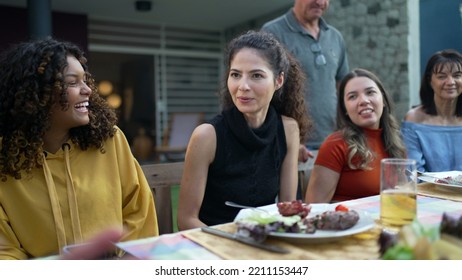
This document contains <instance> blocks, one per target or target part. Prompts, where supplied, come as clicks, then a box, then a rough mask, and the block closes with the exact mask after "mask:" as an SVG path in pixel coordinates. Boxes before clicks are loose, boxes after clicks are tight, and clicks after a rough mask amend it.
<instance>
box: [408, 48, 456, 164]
mask: <svg viewBox="0 0 462 280" xmlns="http://www.w3.org/2000/svg"><path fill="white" fill-rule="evenodd" d="M461 93H462V55H461V54H460V53H458V52H457V51H455V50H444V51H440V52H437V53H435V54H434V55H433V56H432V57H431V58H430V60H429V61H428V63H427V66H426V68H425V73H424V76H423V78H422V83H421V87H420V99H421V105H419V106H417V107H416V108H413V109H411V110H410V111H409V112H408V113H407V114H406V116H405V118H404V122H403V123H402V128H401V130H402V133H403V138H404V142H405V144H406V147H407V150H408V157H409V158H412V159H415V160H416V161H417V168H418V170H420V171H422V172H436V171H449V170H462V145H460V140H461V139H462V98H461Z"/></svg>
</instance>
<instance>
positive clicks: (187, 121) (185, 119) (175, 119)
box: [164, 113, 204, 148]
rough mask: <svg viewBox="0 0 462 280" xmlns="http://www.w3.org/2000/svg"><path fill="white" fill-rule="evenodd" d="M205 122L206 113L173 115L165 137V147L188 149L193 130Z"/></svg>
mask: <svg viewBox="0 0 462 280" xmlns="http://www.w3.org/2000/svg"><path fill="white" fill-rule="evenodd" d="M203 121H204V113H173V114H172V115H171V119H170V121H169V126H168V133H167V135H164V146H169V147H172V148H182V147H186V146H187V145H188V142H189V138H191V134H192V132H193V130H194V129H195V128H196V127H197V126H198V125H199V124H201V123H202V122H203Z"/></svg>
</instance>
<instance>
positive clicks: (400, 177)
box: [380, 158, 417, 230]
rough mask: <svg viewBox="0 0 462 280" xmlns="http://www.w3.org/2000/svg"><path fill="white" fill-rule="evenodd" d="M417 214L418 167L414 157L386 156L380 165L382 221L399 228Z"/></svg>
mask: <svg viewBox="0 0 462 280" xmlns="http://www.w3.org/2000/svg"><path fill="white" fill-rule="evenodd" d="M416 214H417V169H416V162H415V160H412V159H399V158H386V159H382V160H381V165H380V222H381V224H382V226H383V227H385V228H389V229H392V230H393V229H394V230H398V229H399V228H401V227H402V226H403V225H406V224H409V223H411V222H412V221H413V220H414V219H415V217H416Z"/></svg>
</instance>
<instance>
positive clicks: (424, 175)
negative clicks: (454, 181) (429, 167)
mask: <svg viewBox="0 0 462 280" xmlns="http://www.w3.org/2000/svg"><path fill="white" fill-rule="evenodd" d="M417 177H428V178H432V179H435V183H436V182H438V183H444V184H449V181H448V180H446V179H444V178H439V177H436V176H433V175H430V174H428V173H425V172H422V171H419V170H417Z"/></svg>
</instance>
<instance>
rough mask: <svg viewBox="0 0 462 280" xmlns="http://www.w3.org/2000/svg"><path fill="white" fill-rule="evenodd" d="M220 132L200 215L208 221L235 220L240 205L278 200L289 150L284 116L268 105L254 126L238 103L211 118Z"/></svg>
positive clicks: (217, 133) (219, 222)
mask: <svg viewBox="0 0 462 280" xmlns="http://www.w3.org/2000/svg"><path fill="white" fill-rule="evenodd" d="M209 123H210V124H212V125H213V126H214V128H215V131H216V135H217V148H216V152H215V159H214V161H213V162H212V164H211V165H210V166H209V171H208V177H207V185H206V188H205V195H204V200H203V202H202V206H201V209H200V212H199V219H200V220H201V221H202V222H204V223H205V224H206V225H216V224H221V223H228V222H232V221H233V220H234V218H235V217H236V215H237V213H238V212H239V209H238V208H233V207H229V206H226V205H225V201H227V200H229V201H233V202H236V203H239V204H243V205H249V206H263V205H268V204H272V203H275V199H276V196H277V195H278V194H279V182H280V174H281V167H282V162H283V160H284V157H285V155H286V153H287V144H286V137H285V133H284V126H283V124H282V118H281V116H280V115H279V114H278V113H277V112H276V110H275V109H274V108H273V107H271V106H270V107H269V109H268V114H267V116H266V119H265V122H264V123H263V125H262V126H261V127H259V128H257V129H251V128H250V127H249V126H248V125H247V122H246V120H245V118H244V115H243V114H242V113H241V112H239V110H238V109H237V108H236V107H233V108H232V109H230V110H228V111H224V112H222V114H221V115H217V116H216V117H214V118H213V119H212V120H211V121H209Z"/></svg>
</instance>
